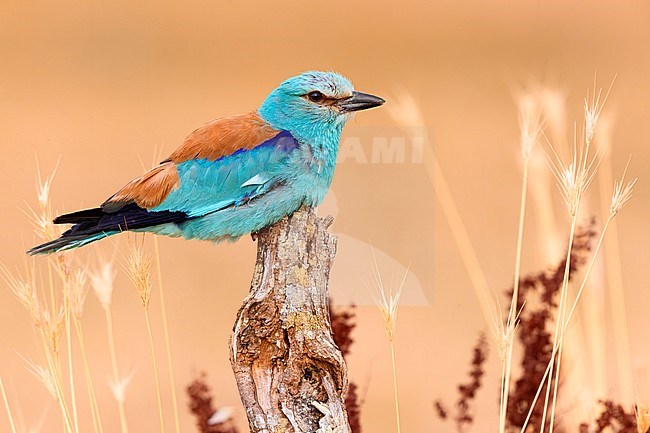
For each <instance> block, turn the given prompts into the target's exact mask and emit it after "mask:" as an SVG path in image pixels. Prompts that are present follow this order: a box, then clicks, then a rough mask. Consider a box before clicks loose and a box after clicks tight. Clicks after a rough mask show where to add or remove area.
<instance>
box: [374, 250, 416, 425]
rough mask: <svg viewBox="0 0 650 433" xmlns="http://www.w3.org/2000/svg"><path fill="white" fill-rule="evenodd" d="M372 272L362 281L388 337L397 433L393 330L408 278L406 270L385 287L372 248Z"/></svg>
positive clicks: (397, 417)
mask: <svg viewBox="0 0 650 433" xmlns="http://www.w3.org/2000/svg"><path fill="white" fill-rule="evenodd" d="M372 261H373V265H372V272H371V274H370V278H369V279H368V278H366V279H364V280H363V282H364V284H365V285H366V287H367V288H368V290H369V292H370V295H371V296H372V299H373V300H374V302H375V304H376V305H377V308H378V309H379V313H380V314H381V317H382V320H383V321H384V328H385V330H386V336H387V337H388V344H389V346H390V356H391V363H392V368H393V392H394V399H395V417H396V419H397V433H400V432H401V422H400V415H399V396H398V392H397V368H396V364H395V342H394V339H395V330H396V329H397V311H398V309H399V302H400V298H401V296H402V291H403V290H404V283H405V282H406V277H407V276H408V268H407V269H406V271H405V272H404V277H403V278H402V279H401V282H400V283H398V284H396V285H391V286H390V287H388V288H387V287H386V286H385V285H384V283H383V281H382V278H381V273H380V272H379V265H378V264H377V256H376V255H375V250H374V248H372Z"/></svg>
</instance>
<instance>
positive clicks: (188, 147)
mask: <svg viewBox="0 0 650 433" xmlns="http://www.w3.org/2000/svg"><path fill="white" fill-rule="evenodd" d="M297 148H298V142H297V141H296V139H295V138H294V137H293V136H292V135H291V134H290V133H289V132H287V131H279V130H276V129H273V128H271V127H270V126H268V125H267V124H266V123H264V122H263V121H262V120H261V119H260V118H259V116H257V115H256V114H248V115H243V116H237V117H231V118H226V119H220V120H217V121H213V122H210V123H208V124H206V125H204V126H203V127H201V128H199V129H197V130H196V131H194V132H193V133H192V134H190V135H189V136H188V137H187V138H186V139H185V141H184V143H183V145H182V146H181V147H180V148H179V149H177V150H176V151H175V152H174V153H172V155H171V156H170V158H168V159H166V160H165V161H163V162H162V163H161V164H160V165H159V166H158V167H156V168H154V169H152V170H150V171H149V172H147V173H146V174H145V175H143V176H142V177H140V178H138V179H135V180H133V181H132V182H130V183H129V184H127V185H126V186H125V187H124V188H122V189H121V190H120V191H118V192H117V193H116V194H114V195H113V196H112V197H111V198H110V199H109V200H107V201H106V202H105V203H104V204H103V205H102V209H103V210H104V211H106V212H116V211H119V210H120V209H121V208H122V207H123V206H125V205H127V204H130V203H135V204H137V205H138V206H139V207H141V208H143V209H146V210H148V211H151V212H163V211H169V212H183V213H184V214H185V215H187V217H188V218H193V217H198V216H202V215H206V214H209V213H211V212H216V211H218V210H221V209H224V208H227V207H230V206H237V205H239V204H242V203H245V202H248V201H250V200H254V199H255V198H257V197H259V196H260V195H263V194H264V193H266V192H268V191H270V190H271V189H273V188H274V187H277V186H278V185H280V184H282V183H283V182H284V181H286V180H287V175H288V174H287V172H286V170H283V168H284V167H285V163H286V161H287V158H289V157H290V155H291V153H292V152H293V151H294V150H295V149H297Z"/></svg>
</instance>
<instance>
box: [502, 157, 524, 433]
mask: <svg viewBox="0 0 650 433" xmlns="http://www.w3.org/2000/svg"><path fill="white" fill-rule="evenodd" d="M529 161H530V158H526V159H525V160H524V170H523V175H522V179H521V200H520V207H519V229H518V231H517V252H516V255H515V278H514V282H513V285H512V287H513V289H512V300H511V302H510V311H509V312H508V322H507V324H506V331H505V332H507V333H508V334H510V332H512V333H513V334H514V328H515V326H516V321H517V305H518V300H519V279H520V278H521V250H522V245H523V240H524V222H525V218H526V198H527V191H528V162H529ZM508 334H506V341H507V350H508V354H507V356H506V357H505V359H504V360H503V362H504V365H503V368H502V369H501V399H500V408H499V409H500V410H499V414H500V417H499V432H500V433H504V432H505V429H506V414H507V410H508V394H509V391H510V376H511V370H512V349H513V344H512V343H513V339H512V338H511V336H509V335H508Z"/></svg>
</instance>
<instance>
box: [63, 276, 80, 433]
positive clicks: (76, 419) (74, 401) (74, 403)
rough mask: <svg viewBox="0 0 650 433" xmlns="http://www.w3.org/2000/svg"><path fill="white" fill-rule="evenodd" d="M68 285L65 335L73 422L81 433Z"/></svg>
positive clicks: (68, 288) (67, 285) (67, 286)
mask: <svg viewBox="0 0 650 433" xmlns="http://www.w3.org/2000/svg"><path fill="white" fill-rule="evenodd" d="M65 284H66V289H65V290H64V293H65V294H66V295H65V296H64V297H65V300H64V302H65V309H64V311H65V331H66V332H65V334H66V344H67V346H68V347H67V349H68V376H70V377H69V380H70V398H71V402H72V420H73V422H74V430H75V431H76V432H78V431H79V415H78V413H77V391H76V389H75V388H76V387H75V384H74V368H73V363H72V338H71V327H70V311H71V308H72V307H71V305H70V296H69V294H70V286H69V282H67V281H66V282H65Z"/></svg>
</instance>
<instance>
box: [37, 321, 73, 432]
mask: <svg viewBox="0 0 650 433" xmlns="http://www.w3.org/2000/svg"><path fill="white" fill-rule="evenodd" d="M40 336H41V343H42V344H43V348H44V349H45V359H46V361H47V367H48V370H49V372H50V376H51V378H52V380H53V382H54V392H55V394H56V395H55V396H54V397H55V399H56V401H57V403H58V404H59V409H61V416H62V417H63V424H64V427H65V429H66V431H67V432H68V433H73V432H74V431H75V430H74V429H73V427H72V419H71V418H70V411H69V410H68V405H67V403H66V400H65V394H64V392H63V387H62V386H61V377H62V374H61V364H60V362H58V358H57V356H56V354H53V353H52V352H51V351H50V349H49V344H48V339H47V336H46V335H45V331H44V330H42V329H41V333H40Z"/></svg>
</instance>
